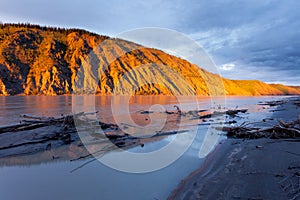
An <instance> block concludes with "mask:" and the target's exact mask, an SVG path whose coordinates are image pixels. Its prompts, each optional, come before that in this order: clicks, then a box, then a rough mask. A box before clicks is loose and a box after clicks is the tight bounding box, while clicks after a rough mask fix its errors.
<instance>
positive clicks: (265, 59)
mask: <svg viewBox="0 0 300 200" xmlns="http://www.w3.org/2000/svg"><path fill="white" fill-rule="evenodd" d="M0 2H1V7H0V16H1V17H2V19H0V20H2V21H4V22H5V21H9V22H16V21H21V22H24V21H29V22H34V23H41V24H49V25H57V26H67V27H80V28H85V29H88V30H92V31H96V32H98V33H100V34H109V35H112V36H114V35H115V34H118V33H119V32H122V31H126V30H128V29H132V28H141V27H164V28H171V29H175V30H178V31H180V32H183V33H185V34H187V35H189V36H190V37H191V38H193V39H195V40H196V41H197V42H198V43H199V44H200V45H202V46H203V47H204V49H205V50H206V51H207V52H208V53H209V54H210V55H211V57H212V58H213V60H214V61H215V62H216V64H217V65H218V67H220V72H221V73H222V75H224V76H226V77H228V78H233V79H261V80H263V81H267V82H286V83H288V84H299V85H300V78H299V77H300V76H299V72H300V68H299V64H300V37H299V36H300V28H299V27H300V20H299V19H300V12H299V10H300V1H297V0H286V1H282V0H265V1H261V0H243V1H237V0H207V1H201V0H190V1H184V0H172V1H171V0H169V1H162V0H153V1H137V0H133V1H126V2H125V1H121V0H110V1H96V0H87V1H78V0H64V1H58V0H53V1H41V0H28V1H23V0H10V1H2V0H0ZM224 66H225V67H224ZM226 66H227V67H226ZM228 66H231V67H228ZM222 69H223V70H222Z"/></svg>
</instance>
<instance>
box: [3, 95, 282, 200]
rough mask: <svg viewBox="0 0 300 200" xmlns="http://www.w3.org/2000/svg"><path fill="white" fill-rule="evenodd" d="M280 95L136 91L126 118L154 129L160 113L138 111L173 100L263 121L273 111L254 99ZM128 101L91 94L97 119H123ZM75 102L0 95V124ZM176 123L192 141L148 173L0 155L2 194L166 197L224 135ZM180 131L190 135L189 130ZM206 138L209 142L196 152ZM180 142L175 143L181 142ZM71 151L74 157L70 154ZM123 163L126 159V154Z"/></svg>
mask: <svg viewBox="0 0 300 200" xmlns="http://www.w3.org/2000/svg"><path fill="white" fill-rule="evenodd" d="M280 98H284V97H227V98H226V102H225V101H224V99H222V98H218V99H210V98H207V97H205V98H204V97H199V98H197V99H196V100H195V99H192V98H183V99H180V100H178V99H177V98H175V97H165V96H150V97H142V96H140V97H132V98H131V99H130V100H129V104H128V111H129V117H130V116H131V117H132V120H133V122H134V123H135V124H137V125H138V126H140V127H145V128H144V129H143V130H140V131H141V132H142V133H145V131H146V130H150V129H151V128H154V129H155V128H157V127H156V126H157V124H156V123H158V124H159V122H161V121H163V118H160V117H161V116H160V115H157V116H152V118H151V115H144V114H143V115H142V114H141V111H145V110H146V111H147V110H149V109H150V110H155V111H157V110H159V111H161V112H163V111H164V110H170V111H172V110H174V105H178V106H179V107H180V108H181V109H182V110H184V111H189V110H199V109H208V110H210V109H216V108H217V107H224V106H225V107H227V108H236V107H239V108H249V112H248V113H246V114H241V115H239V116H237V117H235V118H234V119H224V120H225V121H227V120H236V121H239V119H241V118H243V119H246V120H247V121H261V120H262V119H263V118H266V117H271V116H272V112H270V111H269V109H265V108H263V106H259V105H257V103H258V102H260V101H266V100H278V99H280ZM126 101H127V100H124V99H123V98H119V99H114V100H113V101H112V97H109V96H105V97H103V96H97V97H95V106H94V109H95V110H98V111H99V113H98V119H99V120H101V121H103V122H107V123H115V122H116V120H119V119H125V121H126V120H127V118H128V115H126V114H127V112H128V111H127V106H126V105H125V104H126ZM74 103H76V102H74V99H72V96H57V97H48V96H12V97H0V126H3V125H7V124H15V123H19V121H20V117H19V116H20V115H21V114H33V115H42V116H60V115H61V114H70V113H72V111H74ZM77 103H78V101H77ZM72 105H73V107H72ZM112 105H113V107H114V108H116V109H115V111H114V109H112ZM83 107H84V105H83ZM123 107H124V109H123ZM122 116H123V117H122ZM118 117H119V118H118ZM149 119H150V120H149ZM167 120H172V119H167ZM119 121H120V120H119ZM152 122H153V124H151V123H152ZM180 123H181V124H182V125H183V129H185V130H186V129H188V130H190V131H194V132H195V133H196V135H195V138H194V139H193V142H192V144H191V145H189V147H188V148H187V150H186V151H185V152H183V155H182V156H180V157H179V158H178V159H176V160H175V161H174V162H172V163H170V164H168V165H167V166H166V167H164V168H161V169H158V170H152V171H151V170H150V171H151V172H145V173H128V172H124V171H122V170H121V171H119V170H118V169H114V168H111V167H109V166H107V164H106V165H105V164H103V163H102V162H99V161H93V162H90V163H88V164H87V165H84V166H83V167H81V168H79V169H78V170H76V171H73V170H74V169H76V168H78V167H79V166H81V165H82V164H84V163H86V162H88V161H89V159H87V160H86V159H85V160H82V161H76V162H70V160H68V157H65V158H64V159H55V160H53V161H45V160H44V159H43V155H44V154H38V155H35V154H33V155H25V156H16V157H9V158H1V159H0V199H4V200H19V199H20V200H21V199H22V200H24V199H30V200H35V199H36V200H39V199H44V200H46V199H49V200H50V199H51V200H52V199H91V200H93V199H149V200H150V199H152V200H153V199H166V198H167V197H168V195H169V194H170V192H171V191H172V190H173V189H174V188H175V187H176V186H177V185H178V184H179V182H180V181H181V180H182V179H183V178H185V177H186V176H187V175H189V174H190V173H191V172H193V171H194V170H196V169H197V168H199V167H200V166H201V163H202V162H203V160H204V158H205V156H206V155H207V154H208V153H209V152H210V151H211V150H213V147H214V146H215V145H216V144H218V141H220V140H221V139H222V138H223V139H224V137H223V136H222V137H219V135H213V134H212V133H210V132H209V131H208V130H209V125H199V124H201V123H200V122H199V121H197V120H192V119H183V120H181V121H180ZM202 123H204V122H202ZM149 124H150V126H149ZM171 124H172V123H171ZM151 125H152V126H153V127H151ZM173 125H174V124H173ZM172 128H174V127H173V126H172V125H171V126H170V127H169V129H170V130H171V129H172ZM129 130H131V129H129ZM132 131H133V132H132V134H134V135H138V134H140V133H141V132H139V131H136V130H135V131H136V132H135V131H134V130H132ZM146 132H147V131H146ZM184 134H186V135H188V134H189V132H187V133H184ZM174 137H176V136H169V137H165V138H164V139H162V140H159V141H151V142H149V143H145V146H144V147H143V148H142V147H140V146H138V147H135V148H133V149H131V150H129V151H131V152H135V153H145V152H146V153H147V152H153V151H155V150H157V149H161V148H162V147H164V146H166V145H167V144H168V143H170V141H172V140H173V139H174ZM204 140H205V141H206V145H207V146H208V147H206V148H205V151H203V152H202V153H200V149H201V147H202V146H203V141H204ZM0 142H1V141H0ZM179 143H180V142H178V145H181V144H179ZM68 148H71V147H68ZM64 150H65V151H66V154H68V150H67V149H63V150H62V151H64ZM172 153H173V152H171V153H170V154H172ZM69 154H70V153H69ZM200 154H201V155H200ZM69 156H70V157H72V155H69ZM104 157H105V156H104ZM166 157H168V155H164V156H162V160H161V162H164V159H163V158H166ZM90 160H91V159H90ZM122 162H125V163H126V162H130V161H126V159H124V160H123V161H122ZM144 165H147V163H146V164H145V163H144ZM141 166H142V165H141ZM137 168H138V166H137Z"/></svg>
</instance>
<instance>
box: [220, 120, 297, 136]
mask: <svg viewBox="0 0 300 200" xmlns="http://www.w3.org/2000/svg"><path fill="white" fill-rule="evenodd" d="M253 124H254V123H242V124H241V125H239V126H233V127H216V129H218V130H222V131H224V132H226V135H227V136H228V137H234V138H248V139H256V138H272V139H279V138H299V137H300V120H295V121H291V122H284V121H283V120H280V119H279V120H278V124H277V125H272V126H270V127H264V128H254V127H252V125H253Z"/></svg>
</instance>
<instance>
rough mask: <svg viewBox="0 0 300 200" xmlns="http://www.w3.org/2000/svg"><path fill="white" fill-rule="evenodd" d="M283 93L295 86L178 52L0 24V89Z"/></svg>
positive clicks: (54, 92)
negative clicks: (209, 65) (233, 74)
mask: <svg viewBox="0 0 300 200" xmlns="http://www.w3.org/2000/svg"><path fill="white" fill-rule="evenodd" d="M74 92H75V93H87V92H90V93H97V94H112V93H117V94H128V93H135V94H169V95H175V94H176V95H178V94H180V95H194V94H197V95H210V94H211V95H222V94H225V93H226V94H228V95H283V94H300V88H297V87H287V86H283V85H268V84H265V83H263V82H260V81H234V80H228V79H223V78H221V77H219V76H218V75H215V74H212V73H210V72H207V71H206V70H204V69H201V68H199V67H198V66H196V65H193V64H191V63H189V62H188V61H186V60H183V59H181V58H178V57H175V56H172V55H169V54H166V53H164V52H163V51H160V50H157V49H151V48H146V47H143V46H140V45H138V44H135V43H133V42H129V41H124V40H120V39H114V38H109V37H106V36H100V35H97V34H93V33H90V32H87V31H84V30H79V29H59V28H46V27H40V26H36V25H25V24H23V25H22V24H5V25H0V95H21V94H24V95H60V94H70V93H74Z"/></svg>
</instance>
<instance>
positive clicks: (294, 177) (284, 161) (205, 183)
mask: <svg viewBox="0 0 300 200" xmlns="http://www.w3.org/2000/svg"><path fill="white" fill-rule="evenodd" d="M278 108H280V110H281V111H280V112H278V113H274V116H273V117H274V119H279V118H281V119H284V120H287V121H288V119H290V120H292V119H295V117H299V111H298V110H297V109H298V106H296V105H294V104H293V103H292V102H288V103H285V104H284V105H282V106H280V107H278ZM296 119H297V118H296ZM169 199H249V200H258V199H272V200H273V199H295V200H296V199H300V139H269V138H262V139H256V140H245V139H226V140H224V141H223V142H222V143H221V144H220V145H218V146H217V148H216V149H215V150H214V151H213V152H212V153H211V154H210V155H209V156H208V157H207V158H206V161H205V162H204V164H203V165H202V166H201V168H200V169H198V170H197V171H195V172H193V173H192V174H190V175H189V176H188V177H186V178H185V179H184V180H183V181H182V182H181V183H180V184H179V186H178V187H177V188H176V189H175V190H174V191H173V192H172V193H171V194H170V196H169Z"/></svg>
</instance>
